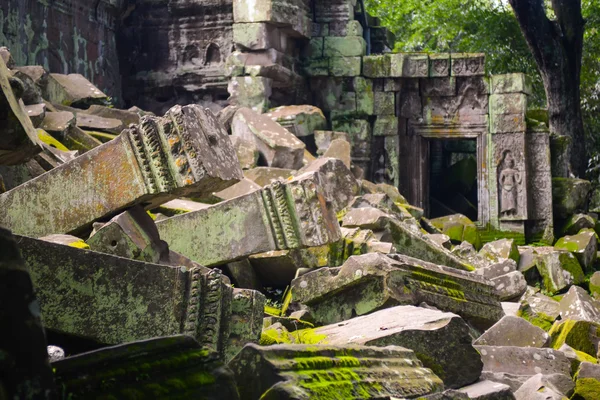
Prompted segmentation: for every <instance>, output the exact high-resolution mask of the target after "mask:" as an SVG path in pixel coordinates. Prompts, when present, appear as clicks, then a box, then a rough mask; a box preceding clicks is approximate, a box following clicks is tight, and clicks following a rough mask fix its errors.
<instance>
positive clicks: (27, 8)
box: [0, 0, 121, 100]
mask: <svg viewBox="0 0 600 400" xmlns="http://www.w3.org/2000/svg"><path fill="white" fill-rule="evenodd" d="M120 5H121V0H97V1H95V2H92V1H78V0H55V1H51V2H48V1H44V0H4V1H1V2H0V46H7V47H8V48H9V49H10V51H11V54H12V56H13V58H14V60H15V62H16V64H17V65H43V66H44V67H45V68H46V69H48V70H50V71H51V72H59V73H63V74H68V73H80V74H82V75H84V76H85V77H86V78H88V79H90V80H91V81H92V82H94V84H95V85H96V86H98V87H99V88H100V89H101V90H103V91H104V92H106V93H107V94H108V95H110V96H113V97H115V98H116V100H119V98H120V93H121V78H120V73H119V60H118V56H117V46H116V37H115V33H116V28H117V26H118V22H119V17H120V15H119V12H120Z"/></svg>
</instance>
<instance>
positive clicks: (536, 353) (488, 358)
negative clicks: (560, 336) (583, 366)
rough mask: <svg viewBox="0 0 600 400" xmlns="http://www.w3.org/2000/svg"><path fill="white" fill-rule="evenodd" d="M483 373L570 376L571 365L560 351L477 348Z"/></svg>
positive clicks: (492, 347) (505, 347) (530, 348)
mask: <svg viewBox="0 0 600 400" xmlns="http://www.w3.org/2000/svg"><path fill="white" fill-rule="evenodd" d="M475 348H476V349H477V351H479V353H480V354H481V359H482V361H483V371H485V372H492V373H499V372H501V373H507V374H513V375H529V376H533V375H536V374H557V373H558V374H565V375H569V374H570V368H571V363H570V361H569V360H568V359H567V357H566V356H565V355H564V354H563V353H562V352H560V351H557V350H552V349H540V348H534V347H515V346H475Z"/></svg>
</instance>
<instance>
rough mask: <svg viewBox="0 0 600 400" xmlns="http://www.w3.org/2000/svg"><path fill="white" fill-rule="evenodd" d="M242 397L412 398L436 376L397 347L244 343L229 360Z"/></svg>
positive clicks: (434, 386)
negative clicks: (262, 345)
mask: <svg viewBox="0 0 600 400" xmlns="http://www.w3.org/2000/svg"><path fill="white" fill-rule="evenodd" d="M229 367H230V368H231V369H232V370H233V372H234V375H235V378H236V382H237V384H238V388H239V391H240V398H241V399H242V400H256V399H259V398H260V399H265V400H270V399H273V400H274V399H279V400H287V399H289V400H292V399H295V400H309V399H325V398H336V399H375V398H377V399H384V398H386V399H387V398H416V397H419V396H423V395H427V394H430V393H434V392H438V391H441V390H443V384H442V382H441V380H440V379H439V378H438V377H437V376H435V375H434V374H433V373H432V372H431V370H429V369H426V368H423V366H422V364H421V362H420V361H419V360H418V359H417V358H416V357H415V354H414V353H413V352H412V351H410V350H407V349H405V348H402V347H397V346H388V347H383V348H378V347H371V346H358V345H352V346H343V345H342V346H329V345H327V346H321V345H301V344H299V345H275V346H268V347H261V346H257V345H254V344H249V345H247V346H246V347H244V349H242V351H241V352H240V353H239V354H238V355H237V356H236V357H235V358H234V359H233V360H232V361H231V362H230V363H229Z"/></svg>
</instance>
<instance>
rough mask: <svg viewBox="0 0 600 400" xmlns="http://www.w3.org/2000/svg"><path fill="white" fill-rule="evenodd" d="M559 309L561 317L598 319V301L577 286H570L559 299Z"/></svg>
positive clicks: (599, 319) (599, 310) (591, 320)
mask: <svg viewBox="0 0 600 400" xmlns="http://www.w3.org/2000/svg"><path fill="white" fill-rule="evenodd" d="M559 310H560V317H561V318H562V319H577V320H583V321H589V322H598V321H600V302H598V301H597V300H594V299H593V298H592V297H591V296H590V295H589V294H588V293H587V292H586V291H585V290H584V289H583V288H581V287H579V286H571V288H570V289H569V291H568V292H567V294H565V295H564V296H563V298H562V299H561V300H560V303H559Z"/></svg>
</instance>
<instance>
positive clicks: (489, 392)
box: [459, 381, 515, 400]
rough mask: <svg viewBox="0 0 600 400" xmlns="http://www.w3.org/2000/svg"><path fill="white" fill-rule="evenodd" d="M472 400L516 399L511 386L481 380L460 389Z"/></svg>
mask: <svg viewBox="0 0 600 400" xmlns="http://www.w3.org/2000/svg"><path fill="white" fill-rule="evenodd" d="M459 391H460V392H462V393H466V394H467V395H468V396H469V399H471V400H514V399H515V397H514V395H513V393H512V390H511V388H510V386H508V385H505V384H503V383H497V382H492V381H480V382H477V383H473V384H472V385H468V386H464V387H462V388H460V389H459Z"/></svg>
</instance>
